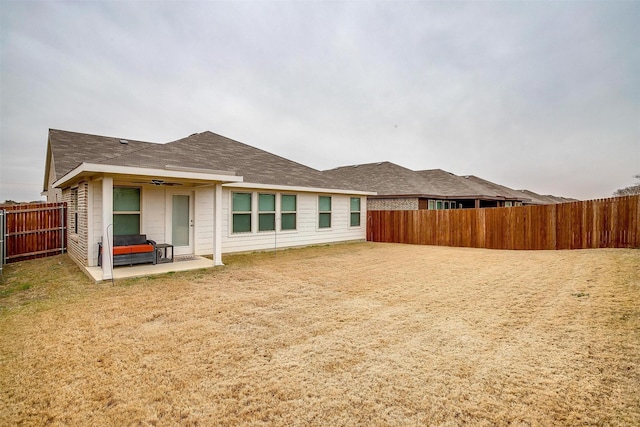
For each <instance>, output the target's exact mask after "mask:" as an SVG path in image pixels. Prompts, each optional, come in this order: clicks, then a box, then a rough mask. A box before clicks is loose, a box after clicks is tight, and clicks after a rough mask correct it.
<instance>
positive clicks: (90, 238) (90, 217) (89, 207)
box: [85, 180, 98, 265]
mask: <svg viewBox="0 0 640 427" xmlns="http://www.w3.org/2000/svg"><path fill="white" fill-rule="evenodd" d="M85 197H86V198H87V203H86V206H87V264H88V265H90V264H91V250H92V244H91V242H93V182H92V181H91V180H88V181H87V195H86V196H85ZM97 261H98V260H97V259H96V263H97Z"/></svg>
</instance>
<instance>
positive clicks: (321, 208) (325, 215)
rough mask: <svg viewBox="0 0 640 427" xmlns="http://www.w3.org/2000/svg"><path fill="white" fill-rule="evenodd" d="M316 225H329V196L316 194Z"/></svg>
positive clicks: (324, 226)
mask: <svg viewBox="0 0 640 427" xmlns="http://www.w3.org/2000/svg"><path fill="white" fill-rule="evenodd" d="M318 227H319V228H330V227H331V196H318Z"/></svg>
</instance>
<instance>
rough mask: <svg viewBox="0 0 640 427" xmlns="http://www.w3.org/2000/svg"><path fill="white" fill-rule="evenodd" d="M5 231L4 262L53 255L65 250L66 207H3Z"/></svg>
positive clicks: (54, 204)
mask: <svg viewBox="0 0 640 427" xmlns="http://www.w3.org/2000/svg"><path fill="white" fill-rule="evenodd" d="M3 209H4V211H5V216H6V221H5V230H3V231H0V233H2V234H3V236H4V239H5V248H6V253H5V259H6V262H16V261H23V260H27V259H34V258H42V257H46V256H51V255H56V254H60V253H63V252H65V250H66V247H67V245H66V243H67V242H66V234H67V233H66V229H67V214H66V203H41V204H28V205H16V206H7V207H4V208H3Z"/></svg>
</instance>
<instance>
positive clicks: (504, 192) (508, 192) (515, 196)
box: [463, 175, 529, 200]
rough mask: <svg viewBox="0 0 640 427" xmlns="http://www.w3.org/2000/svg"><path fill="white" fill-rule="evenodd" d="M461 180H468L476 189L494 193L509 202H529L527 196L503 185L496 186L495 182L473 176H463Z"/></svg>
mask: <svg viewBox="0 0 640 427" xmlns="http://www.w3.org/2000/svg"><path fill="white" fill-rule="evenodd" d="M463 179H466V180H468V181H469V182H470V183H473V184H475V185H477V186H478V187H484V188H486V190H485V191H486V192H489V193H495V194H496V195H500V196H501V197H504V198H505V199H511V200H529V197H528V195H526V194H524V193H522V192H520V191H518V190H514V189H512V188H509V187H506V186H504V185H500V184H496V183H495V182H491V181H488V180H486V179H483V178H480V177H477V176H474V175H465V176H464V178H463Z"/></svg>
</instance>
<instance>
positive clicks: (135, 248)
mask: <svg viewBox="0 0 640 427" xmlns="http://www.w3.org/2000/svg"><path fill="white" fill-rule="evenodd" d="M145 252H153V246H152V245H129V246H116V247H114V248H113V254H114V255H123V254H141V253H145Z"/></svg>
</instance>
